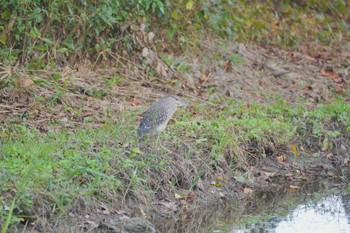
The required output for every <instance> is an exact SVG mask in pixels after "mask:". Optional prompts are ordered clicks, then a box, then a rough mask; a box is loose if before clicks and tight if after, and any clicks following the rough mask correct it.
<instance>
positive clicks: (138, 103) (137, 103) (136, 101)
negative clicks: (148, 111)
mask: <svg viewBox="0 0 350 233" xmlns="http://www.w3.org/2000/svg"><path fill="white" fill-rule="evenodd" d="M130 104H131V106H134V107H135V106H138V105H140V102H139V101H138V100H137V99H135V98H132V99H131V101H130Z"/></svg>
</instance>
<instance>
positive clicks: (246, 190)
mask: <svg viewBox="0 0 350 233" xmlns="http://www.w3.org/2000/svg"><path fill="white" fill-rule="evenodd" d="M243 193H244V194H246V195H249V194H251V193H253V190H252V189H250V188H247V187H245V188H244V189H243Z"/></svg>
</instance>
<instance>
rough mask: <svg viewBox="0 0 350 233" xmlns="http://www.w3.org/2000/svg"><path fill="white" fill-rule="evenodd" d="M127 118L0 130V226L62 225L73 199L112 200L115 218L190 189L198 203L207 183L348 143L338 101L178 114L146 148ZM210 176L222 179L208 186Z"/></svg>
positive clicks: (349, 124) (132, 117)
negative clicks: (44, 221)
mask: <svg viewBox="0 0 350 233" xmlns="http://www.w3.org/2000/svg"><path fill="white" fill-rule="evenodd" d="M194 113H196V114H195V115H194ZM136 115H137V114H136V113H134V112H132V111H125V112H122V113H121V115H120V116H118V117H117V118H114V119H113V120H115V121H114V122H112V119H110V120H108V119H106V123H105V125H103V126H100V127H97V128H91V127H89V126H88V125H86V126H82V127H81V128H79V129H76V130H74V131H65V130H62V131H59V132H55V131H52V132H40V131H39V130H37V129H35V128H26V127H25V126H23V125H13V126H12V127H10V128H8V129H3V130H2V133H1V138H2V140H1V141H2V143H1V148H0V150H1V160H0V169H1V180H0V187H1V190H0V191H1V202H0V203H1V205H0V216H1V218H0V219H1V224H0V225H1V226H3V227H4V226H5V225H4V224H5V222H6V221H7V220H8V221H9V222H10V224H11V225H12V224H13V226H15V225H17V224H18V223H19V221H22V220H24V219H29V220H31V221H34V220H35V219H36V218H37V217H38V216H39V215H41V216H46V215H52V214H53V215H54V216H56V217H57V216H61V215H65V214H67V212H68V211H70V209H71V207H72V205H73V203H74V202H75V200H76V198H77V197H78V196H80V195H82V196H84V197H85V198H87V199H88V200H90V205H92V206H93V205H94V202H96V200H103V202H105V203H109V204H112V203H115V202H114V201H113V200H119V201H118V202H117V206H118V207H119V208H123V207H124V206H123V205H124V204H125V201H126V200H125V198H127V199H137V197H138V196H140V195H145V196H146V198H147V199H148V200H151V199H152V198H154V196H155V195H159V193H163V195H165V196H167V197H169V198H172V199H174V198H175V195H176V193H177V192H184V191H185V190H187V191H188V192H189V191H192V190H198V187H197V185H198V183H202V185H204V187H205V189H204V190H202V192H204V194H205V193H206V191H205V190H207V186H208V185H210V183H211V182H216V185H217V187H220V186H225V185H229V184H228V183H227V182H228V180H226V179H232V177H233V176H234V175H238V174H239V173H241V174H242V175H243V174H244V173H245V172H248V170H245V169H249V167H247V165H246V164H243V163H242V161H243V160H244V161H247V160H249V159H252V158H254V159H255V160H260V159H262V158H264V157H271V158H273V157H277V156H281V155H283V156H286V158H290V159H293V158H296V157H300V158H303V159H307V158H310V157H324V156H326V155H327V154H328V153H330V152H331V151H333V150H334V146H335V144H334V141H335V140H336V139H337V138H338V139H346V138H348V137H349V134H350V105H349V104H346V103H344V102H343V101H336V102H333V103H329V104H326V105H324V106H322V107H319V108H316V109H313V110H307V109H306V108H304V107H302V106H299V107H290V106H289V105H288V104H287V103H285V102H283V101H279V102H276V103H275V104H272V105H264V104H251V105H246V104H243V103H232V102H229V103H227V106H226V107H225V108H224V109H221V110H219V111H218V110H210V108H205V107H197V108H194V109H191V110H189V111H185V110H182V112H180V113H179V114H178V115H177V117H176V121H174V122H172V124H171V125H170V126H169V128H168V131H167V132H165V133H164V134H162V135H160V136H159V138H158V139H156V140H155V141H153V139H152V141H150V142H148V143H149V145H148V146H145V145H144V144H140V143H139V142H137V140H136V138H135V127H136V125H137V123H136V122H137V119H136ZM248 144H251V145H252V144H255V147H251V146H248V147H247V146H246V145H248ZM246 149H249V151H246ZM335 156H337V155H335ZM174 158H175V159H174ZM174 163H179V164H180V165H175V164H174ZM223 163H225V164H226V166H223V165H222V164H223ZM251 165H252V166H253V164H251ZM218 169H224V170H225V173H226V174H227V176H228V178H225V179H221V180H218V179H216V178H215V175H214V174H215V171H217V170H218ZM187 191H186V192H187ZM12 202H13V203H14V205H11V203H12ZM38 206H42V207H41V208H40V209H41V210H40V211H39V210H38V209H37V208H38ZM11 212H12V215H10V213H11Z"/></svg>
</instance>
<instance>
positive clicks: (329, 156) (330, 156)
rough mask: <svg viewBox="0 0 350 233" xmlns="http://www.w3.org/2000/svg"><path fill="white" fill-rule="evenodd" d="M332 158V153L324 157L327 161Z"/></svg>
mask: <svg viewBox="0 0 350 233" xmlns="http://www.w3.org/2000/svg"><path fill="white" fill-rule="evenodd" d="M333 156H334V155H333V154H332V153H328V154H327V155H326V158H327V159H331V158H333Z"/></svg>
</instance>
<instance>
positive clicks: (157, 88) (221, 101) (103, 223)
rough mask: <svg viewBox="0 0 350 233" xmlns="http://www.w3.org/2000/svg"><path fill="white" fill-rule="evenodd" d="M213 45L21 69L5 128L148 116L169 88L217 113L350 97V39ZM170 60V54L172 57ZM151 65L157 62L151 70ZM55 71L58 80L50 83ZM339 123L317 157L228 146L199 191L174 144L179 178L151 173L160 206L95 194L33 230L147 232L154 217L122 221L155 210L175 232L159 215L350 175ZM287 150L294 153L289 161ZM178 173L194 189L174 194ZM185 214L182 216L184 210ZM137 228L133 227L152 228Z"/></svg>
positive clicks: (349, 144)
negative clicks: (288, 47) (98, 63)
mask: <svg viewBox="0 0 350 233" xmlns="http://www.w3.org/2000/svg"><path fill="white" fill-rule="evenodd" d="M213 44H214V43H213V41H210V43H209V41H202V42H200V46H199V48H198V50H200V52H196V53H193V55H186V56H183V57H172V56H168V57H167V60H168V64H169V65H165V63H163V62H162V61H161V60H158V59H159V57H162V56H158V55H155V54H153V55H149V54H150V53H148V55H147V54H146V55H145V54H144V55H145V57H144V58H143V59H140V58H135V59H134V60H133V61H130V60H126V59H124V61H125V63H124V66H122V67H118V68H113V67H108V68H96V69H92V65H91V64H90V63H89V62H86V63H85V64H79V65H76V67H75V69H73V68H69V67H64V68H62V69H61V70H58V71H57V72H53V73H47V72H43V76H42V77H38V78H37V79H36V80H33V81H34V84H33V83H30V82H28V80H27V79H26V78H25V77H26V72H28V71H24V70H20V69H18V70H15V71H14V72H15V73H17V76H18V77H20V78H19V81H20V82H22V83H23V85H22V86H23V89H20V90H15V91H14V90H9V89H8V90H2V91H1V93H0V103H1V104H0V112H1V119H0V122H1V124H2V125H3V126H4V127H7V126H9V125H11V124H13V123H20V124H25V125H27V126H33V127H36V128H38V129H40V130H41V131H42V132H47V131H52V130H57V129H60V128H69V129H72V130H74V129H75V128H76V127H79V126H82V125H92V126H98V125H102V124H104V123H105V122H106V120H107V119H108V118H112V119H113V117H110V116H118V115H119V114H120V113H121V112H123V111H125V110H131V111H134V112H136V113H137V114H138V115H139V116H141V112H142V111H143V110H144V109H146V108H147V106H149V105H150V103H151V102H153V101H154V100H155V99H158V98H159V97H161V96H163V95H165V94H168V93H175V94H179V95H181V96H184V98H185V99H186V100H187V101H188V102H190V104H191V105H192V106H198V105H199V106H211V107H212V108H213V109H214V110H220V109H222V108H224V107H225V104H226V103H227V100H230V99H231V100H233V101H235V100H241V101H243V102H246V103H251V102H259V103H269V102H274V101H275V100H276V96H280V98H281V99H283V100H284V101H286V102H288V103H290V104H291V105H297V104H298V103H299V102H301V101H302V102H303V103H304V104H307V106H308V107H310V108H314V107H316V106H317V105H318V104H320V103H324V102H328V101H330V100H331V99H333V98H335V93H338V96H340V97H341V98H344V99H345V101H347V102H348V103H349V101H350V99H349V96H348V94H347V92H348V91H349V89H350V74H349V67H348V61H349V60H350V45H345V46H344V48H342V49H339V50H331V51H327V50H323V49H322V48H319V49H315V48H313V49H312V50H311V49H308V48H301V49H300V51H293V52H287V51H283V50H280V49H277V48H270V47H266V48H264V47H255V46H245V45H242V44H234V45H231V44H221V42H220V41H218V42H217V43H215V47H213ZM315 51H317V52H315ZM147 56H151V58H149V57H147ZM155 57H156V58H155ZM162 59H163V60H165V58H164V57H163V58H162ZM147 61H148V62H147ZM169 61H170V62H169ZM152 62H153V63H154V62H155V64H153V63H152ZM145 63H148V64H149V65H148V66H145ZM180 65H181V67H185V68H184V71H183V72H182V73H179V72H177V71H176V70H177V69H179V68H180ZM150 66H151V67H153V66H155V72H156V73H158V74H157V76H156V77H151V76H148V75H145V74H146V73H147V69H148V68H147V67H150ZM157 67H158V68H157ZM159 67H160V68H159ZM55 74H59V78H56V79H55ZM45 77H46V78H47V79H48V81H47V80H46V81H45ZM38 84H40V85H38ZM337 98H338V97H337ZM190 111H193V110H190ZM193 114H195V112H193ZM329 120H330V121H329V129H330V130H337V131H339V132H341V134H342V136H341V137H339V138H338V139H336V140H334V141H333V142H332V144H333V145H334V146H333V149H332V151H327V153H326V152H324V154H322V155H321V156H318V157H317V158H312V157H310V158H307V159H305V158H304V157H296V156H294V155H293V153H291V152H290V149H289V148H288V146H287V145H285V146H284V147H281V148H277V147H274V146H273V143H272V144H262V143H261V142H258V141H251V142H250V144H247V145H243V146H240V147H238V148H237V150H236V151H234V152H227V154H225V158H222V159H221V160H219V161H218V164H217V165H216V166H215V169H212V171H211V173H210V172H209V173H207V174H206V177H201V180H200V181H198V183H197V184H196V187H195V190H194V191H193V190H192V189H193V187H191V185H192V180H193V179H194V177H193V176H194V175H193V174H197V173H198V171H193V169H195V168H192V169H187V170H186V171H187V172H188V173H185V172H184V170H183V169H182V168H183V167H187V166H188V164H186V159H185V158H184V157H183V156H182V155H181V154H178V153H177V152H181V151H182V150H181V148H180V149H179V148H168V149H171V150H173V151H168V152H167V153H164V156H165V157H166V158H168V160H169V161H172V162H171V164H172V166H171V167H172V170H171V171H169V172H168V173H169V177H163V174H162V173H154V174H153V173H152V171H149V172H150V177H153V179H154V181H153V182H154V183H156V184H158V185H159V186H158V187H157V188H159V190H157V191H158V192H157V194H156V197H157V200H151V202H150V200H146V197H142V196H138V197H130V198H126V200H123V202H124V201H125V205H124V206H123V209H116V207H115V206H113V207H110V206H106V205H105V204H104V203H103V202H101V201H99V200H94V201H95V206H94V207H91V206H90V205H89V204H86V203H88V202H89V200H85V199H84V198H83V197H82V198H77V200H76V203H74V205H73V207H72V208H71V209H70V210H69V211H68V213H69V214H68V215H69V216H68V219H67V218H63V219H62V220H58V221H57V220H54V221H55V223H54V224H52V219H50V217H51V216H41V217H42V218H38V219H37V220H36V223H35V224H34V229H35V230H33V231H34V232H35V231H46V232H48V231H55V228H54V227H53V226H55V227H59V228H60V229H62V230H61V231H62V232H69V231H71V232H78V230H77V229H79V230H80V231H83V232H84V231H87V230H89V229H95V230H98V229H99V228H101V232H121V231H122V230H121V229H126V228H127V227H128V226H129V225H130V224H131V225H132V226H134V225H138V224H139V223H140V225H141V229H144V228H143V227H144V226H145V225H147V222H146V221H144V220H140V221H138V220H137V219H136V220H135V221H137V222H136V224H134V225H133V220H129V219H128V220H125V221H122V220H121V219H122V217H123V216H125V215H128V216H140V215H147V216H148V219H149V220H151V222H153V223H154V224H155V226H156V228H157V229H160V232H167V231H166V229H164V222H163V221H159V219H161V217H160V216H163V217H164V219H169V218H173V217H174V216H177V217H178V218H181V223H180V224H185V225H186V223H188V222H190V221H191V220H194V222H196V221H199V219H201V217H198V216H196V215H193V212H192V211H193V209H192V207H193V206H201V205H207V206H211V204H214V203H216V204H217V203H218V202H219V203H222V204H223V203H224V202H225V201H227V200H242V199H245V198H247V197H248V198H249V197H250V195H251V193H253V192H254V193H255V192H258V191H270V190H272V189H276V187H277V188H278V187H282V186H279V184H278V183H277V184H276V185H275V183H274V181H275V179H276V180H281V179H282V180H283V181H288V182H289V183H288V186H291V185H294V182H299V181H300V180H303V179H312V175H314V174H317V175H320V174H321V175H325V177H339V176H343V175H344V174H345V173H347V172H348V170H349V169H348V168H349V165H350V153H349V152H350V137H349V132H347V131H346V130H345V129H344V126H342V125H338V123H337V121H332V120H331V119H329ZM136 126H137V122H135V128H136ZM304 134H305V138H311V139H310V141H305V142H301V143H302V144H303V143H304V145H303V146H304V147H305V148H306V149H308V150H310V153H312V148H313V146H314V145H319V139H318V138H312V135H311V133H310V132H307V131H306V132H304ZM4 137H6V135H5V136H4ZM141 149H142V150H143V151H144V152H146V153H147V152H148V150H150V151H152V150H151V149H152V148H147V147H145V148H142V147H141ZM233 154H235V155H238V158H237V160H238V161H237V171H239V172H241V173H243V174H244V176H243V177H238V176H237V174H238V172H235V171H232V170H230V168H229V167H228V163H229V161H230V160H231V159H232V157H233ZM261 154H265V155H267V156H266V158H264V159H263V158H262V157H261ZM282 154H285V155H286V156H284V157H283V156H282V157H281V156H280V155H282ZM209 159H210V158H208V161H207V162H209ZM173 177H175V178H176V179H177V182H178V183H179V184H180V185H179V190H178V193H181V194H185V195H184V196H181V197H179V198H175V199H174V197H173V190H170V189H169V187H168V186H166V184H163V183H162V180H164V179H168V178H169V179H170V180H171V179H172V178H173ZM213 180H216V181H220V182H218V183H220V185H217V183H213ZM143 198H144V199H143ZM116 202H118V201H116ZM194 203H195V204H194ZM203 203H204V204H203ZM116 206H118V204H117V205H116ZM242 208H243V207H242ZM44 212H45V213H47V212H49V211H44ZM179 212H180V213H181V214H180V215H174V214H177V213H179ZM152 216H153V217H152ZM194 216H196V217H194ZM142 221H144V222H142ZM164 221H166V220H164ZM72 222H73V223H72ZM67 223H69V224H67ZM74 223H75V224H76V225H74ZM177 223H178V222H177ZM128 224H129V225H128ZM195 224H196V223H195ZM73 225H74V226H73ZM36 226H40V227H38V228H35V227H36ZM67 226H70V227H68V228H67ZM104 227H105V228H104ZM123 227H124V228H123ZM31 228H33V226H31V225H30V226H26V229H31ZM136 228H137V226H136ZM42 229H44V230H42ZM106 229H108V230H106ZM137 229H138V230H133V229H126V231H127V232H144V231H143V230H139V228H137ZM187 230H188V229H187V227H185V230H184V231H179V232H189V231H187Z"/></svg>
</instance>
